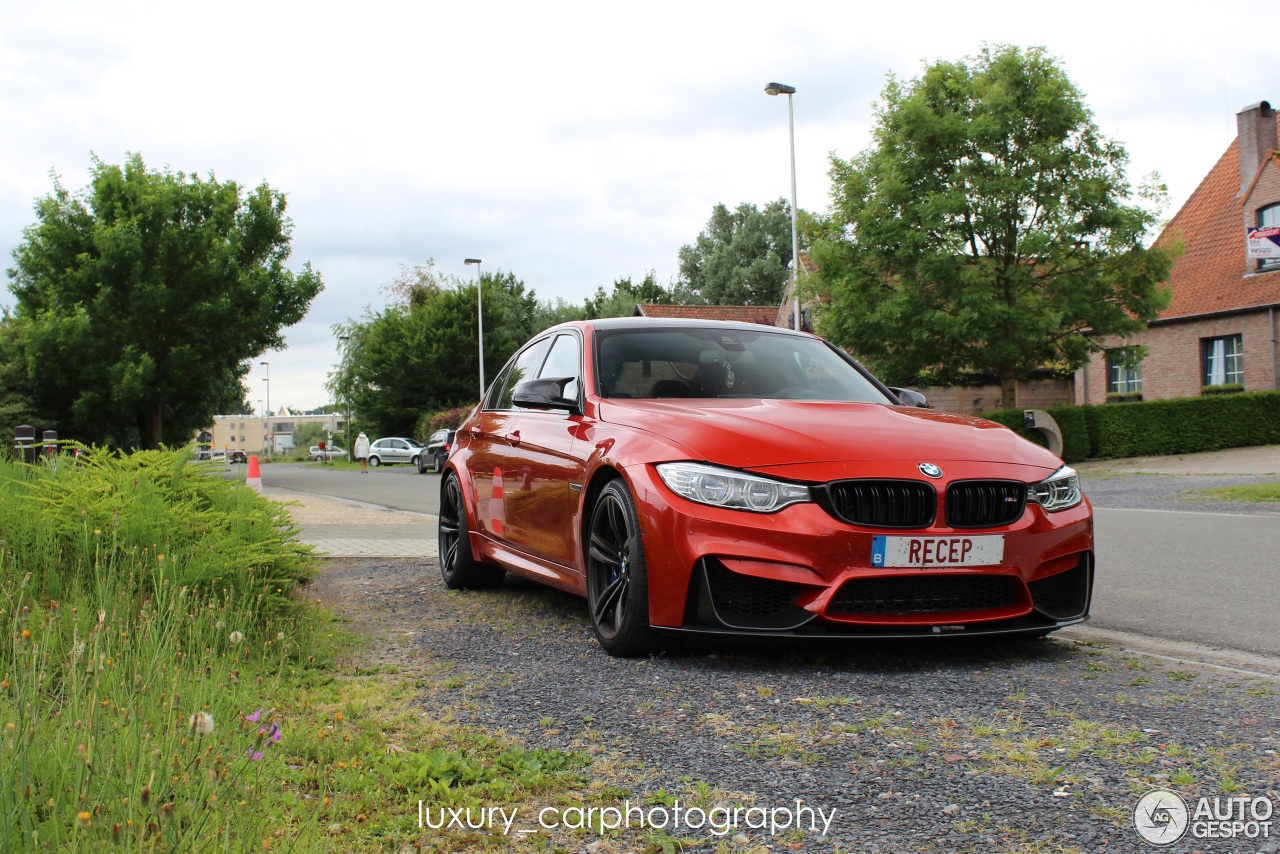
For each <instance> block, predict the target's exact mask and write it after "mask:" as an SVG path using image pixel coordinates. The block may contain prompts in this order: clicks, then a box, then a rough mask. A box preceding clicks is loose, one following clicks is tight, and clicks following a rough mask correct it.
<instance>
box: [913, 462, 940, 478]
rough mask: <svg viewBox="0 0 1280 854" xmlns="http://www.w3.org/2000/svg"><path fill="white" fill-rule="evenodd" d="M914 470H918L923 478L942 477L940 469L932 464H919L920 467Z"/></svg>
mask: <svg viewBox="0 0 1280 854" xmlns="http://www.w3.org/2000/svg"><path fill="white" fill-rule="evenodd" d="M916 468H918V469H920V473H921V474H922V475H924V476H925V477H932V478H939V477H942V469H940V468H938V467H937V466H935V465H934V464H933V463H921V464H920V465H918V466H916Z"/></svg>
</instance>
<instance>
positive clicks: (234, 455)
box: [227, 451, 249, 463]
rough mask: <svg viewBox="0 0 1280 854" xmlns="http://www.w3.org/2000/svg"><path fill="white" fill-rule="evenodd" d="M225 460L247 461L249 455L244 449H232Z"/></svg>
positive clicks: (233, 461)
mask: <svg viewBox="0 0 1280 854" xmlns="http://www.w3.org/2000/svg"><path fill="white" fill-rule="evenodd" d="M227 462H230V463H247V462H249V455H248V454H246V453H245V452H244V451H232V452H231V453H230V454H228V455H227Z"/></svg>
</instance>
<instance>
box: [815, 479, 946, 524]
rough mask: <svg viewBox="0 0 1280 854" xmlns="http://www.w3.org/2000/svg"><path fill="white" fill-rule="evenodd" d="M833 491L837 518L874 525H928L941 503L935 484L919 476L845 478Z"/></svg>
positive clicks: (832, 497)
mask: <svg viewBox="0 0 1280 854" xmlns="http://www.w3.org/2000/svg"><path fill="white" fill-rule="evenodd" d="M829 494H830V496H831V507H830V511H831V513H833V514H834V515H835V516H836V517H837V518H840V519H843V520H844V521H846V522H849V523H850V524H853V525H866V526H867V527H870V528H927V527H929V525H930V524H932V523H933V516H934V513H935V512H937V507H938V493H937V492H935V491H934V489H933V487H932V486H930V485H929V484H927V483H921V482H919V481H915V480H843V481H839V482H837V483H833V484H831V485H830V487H829Z"/></svg>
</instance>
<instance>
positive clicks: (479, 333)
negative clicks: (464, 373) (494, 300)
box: [462, 258, 484, 401]
mask: <svg viewBox="0 0 1280 854" xmlns="http://www.w3.org/2000/svg"><path fill="white" fill-rule="evenodd" d="M462 263H463V264H466V265H467V266H468V267H470V266H471V265H472V264H475V265H476V337H477V338H478V339H479V341H480V400H481V401H483V400H484V277H483V276H481V275H480V259H479V258H464V259H463V261H462Z"/></svg>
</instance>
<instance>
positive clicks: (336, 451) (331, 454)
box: [307, 445, 347, 463]
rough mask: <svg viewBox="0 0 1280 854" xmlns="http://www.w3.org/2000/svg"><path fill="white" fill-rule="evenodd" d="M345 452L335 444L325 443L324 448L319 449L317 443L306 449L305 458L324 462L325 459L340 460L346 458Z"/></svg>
mask: <svg viewBox="0 0 1280 854" xmlns="http://www.w3.org/2000/svg"><path fill="white" fill-rule="evenodd" d="M346 456H347V452H346V451H344V450H342V448H339V447H338V446H337V445H326V446H325V448H324V450H323V451H322V450H320V446H319V445H312V446H311V448H310V450H308V451H307V459H309V460H315V461H316V462H318V463H320V462H324V461H325V460H342V459H346Z"/></svg>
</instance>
